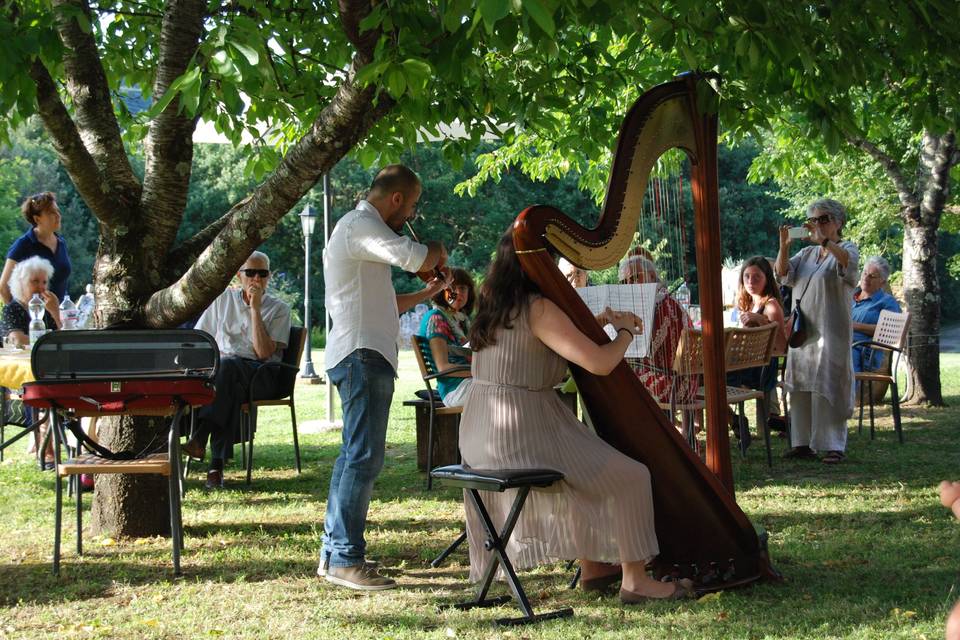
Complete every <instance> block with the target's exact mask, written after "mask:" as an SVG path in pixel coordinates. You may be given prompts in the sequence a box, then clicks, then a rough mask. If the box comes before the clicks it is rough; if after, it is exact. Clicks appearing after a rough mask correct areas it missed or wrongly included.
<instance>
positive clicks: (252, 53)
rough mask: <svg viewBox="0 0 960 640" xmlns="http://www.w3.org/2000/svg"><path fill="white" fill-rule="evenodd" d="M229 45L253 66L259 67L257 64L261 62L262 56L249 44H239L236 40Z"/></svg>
mask: <svg viewBox="0 0 960 640" xmlns="http://www.w3.org/2000/svg"><path fill="white" fill-rule="evenodd" d="M229 45H230V46H231V47H233V48H234V49H236V50H237V51H239V52H240V54H241V55H242V56H243V57H244V58H246V59H247V62H249V63H250V64H251V65H253V66H257V63H258V62H260V54H259V53H257V50H256V49H254V48H253V47H251V46H250V45H248V44H245V43H243V42H237V41H236V40H231V41H230V42H229Z"/></svg>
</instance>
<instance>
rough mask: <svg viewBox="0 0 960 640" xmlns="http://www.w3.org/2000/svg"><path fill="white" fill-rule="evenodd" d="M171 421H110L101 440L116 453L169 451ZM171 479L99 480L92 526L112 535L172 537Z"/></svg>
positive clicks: (125, 476)
mask: <svg viewBox="0 0 960 640" xmlns="http://www.w3.org/2000/svg"><path fill="white" fill-rule="evenodd" d="M168 422H169V420H168V419H167V418H130V417H123V418H107V419H101V420H100V422H99V428H100V431H99V437H100V441H101V442H103V443H104V444H105V445H106V446H107V448H109V449H111V450H113V451H133V452H134V453H140V452H142V451H158V450H160V451H166V450H167V424H168ZM167 482H168V479H167V477H166V476H158V475H131V474H116V475H115V474H107V475H101V476H99V477H98V478H97V490H96V492H95V493H94V499H93V512H92V517H91V523H92V524H91V527H92V529H93V532H94V533H101V534H106V535H111V536H130V537H141V536H157V535H161V536H168V535H170V495H169V491H168V484H167Z"/></svg>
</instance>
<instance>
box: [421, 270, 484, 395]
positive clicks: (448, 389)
mask: <svg viewBox="0 0 960 640" xmlns="http://www.w3.org/2000/svg"><path fill="white" fill-rule="evenodd" d="M450 275H451V276H452V278H453V283H452V284H451V285H450V288H449V289H447V290H446V291H441V292H440V293H438V294H437V295H436V296H434V297H433V308H432V309H431V310H430V311H428V312H427V313H426V315H424V316H423V319H422V320H421V321H420V331H418V332H417V333H418V335H421V336H423V337H424V338H427V339H428V340H429V341H430V354H429V355H430V356H431V357H432V359H433V362H434V364H436V366H437V371H441V372H442V371H446V370H447V369H450V368H452V367H455V366H457V365H464V364H470V360H469V357H468V355H467V354H466V353H465V350H464V349H463V348H462V347H463V346H464V345H465V344H466V343H467V333H468V332H469V330H470V314H471V313H472V312H473V304H474V300H475V299H476V291H475V289H474V286H473V279H472V278H471V277H470V274H469V273H467V272H466V271H465V270H464V269H451V270H450ZM469 378H470V373H469V372H466V371H462V372H457V373H453V374H451V375H450V376H444V377H441V378H438V379H437V392H438V393H439V394H440V398H441V399H442V400H443V404H445V405H447V406H448V407H462V406H463V401H464V400H465V399H466V394H467V389H469V387H470V379H469Z"/></svg>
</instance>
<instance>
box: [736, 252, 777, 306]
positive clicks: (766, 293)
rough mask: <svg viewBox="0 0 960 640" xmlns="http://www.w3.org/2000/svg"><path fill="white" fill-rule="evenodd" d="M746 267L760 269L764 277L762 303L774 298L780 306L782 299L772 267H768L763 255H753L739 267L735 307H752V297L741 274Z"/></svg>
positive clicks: (767, 261) (768, 262) (768, 264)
mask: <svg viewBox="0 0 960 640" xmlns="http://www.w3.org/2000/svg"><path fill="white" fill-rule="evenodd" d="M747 267H756V268H758V269H760V271H761V272H762V273H763V277H764V278H766V282H765V283H764V285H763V304H767V302H769V301H770V300H776V301H777V304H779V305H780V307H781V308H782V307H783V300H782V299H781V298H780V287H778V286H777V281H776V280H774V279H773V269H771V268H770V261H769V260H767V259H766V258H764V257H763V256H753V257H752V258H750V259H749V260H747V261H746V262H744V263H743V266H742V267H740V281H739V282H738V283H737V304H736V307H737V309H738V310H740V311H750V310H751V309H752V308H753V298H752V297H751V296H750V294H749V293H748V292H747V288H746V287H745V286H743V274H744V273H745V272H746V271H747Z"/></svg>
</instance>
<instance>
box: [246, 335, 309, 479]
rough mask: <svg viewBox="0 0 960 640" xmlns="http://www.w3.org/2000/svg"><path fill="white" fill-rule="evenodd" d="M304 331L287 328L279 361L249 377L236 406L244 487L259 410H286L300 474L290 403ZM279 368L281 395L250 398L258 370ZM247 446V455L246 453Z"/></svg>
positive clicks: (249, 471) (249, 472)
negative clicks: (243, 397)
mask: <svg viewBox="0 0 960 640" xmlns="http://www.w3.org/2000/svg"><path fill="white" fill-rule="evenodd" d="M306 339H307V332H306V330H305V329H304V328H303V327H290V339H289V340H288V341H287V347H286V349H284V350H283V359H282V360H280V361H279V362H268V363H266V364H264V365H262V366H261V367H260V368H259V369H257V372H256V373H254V374H253V378H252V379H251V380H250V396H249V399H248V400H247V401H246V402H245V403H243V404H242V405H240V447H241V451H242V454H243V464H244V466H245V467H246V470H247V484H250V481H251V475H252V473H253V440H254V437H255V436H256V432H257V409H259V408H260V407H290V424H291V426H292V428H293V454H294V460H295V462H296V469H297V473H298V474H299V473H300V441H299V438H298V436H297V409H296V404H295V403H294V391H295V390H296V387H297V373H299V371H300V357H301V356H302V355H303V345H304V344H305V343H306ZM270 369H281V376H282V382H281V393H280V395H279V396H278V397H276V398H260V399H254V397H253V389H255V388H256V381H257V376H259V375H260V373H261V372H262V371H267V370H270ZM247 443H249V448H250V450H249V454H248V452H247Z"/></svg>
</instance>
